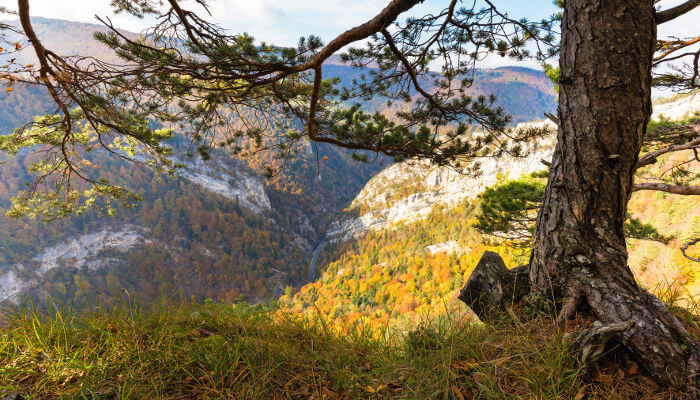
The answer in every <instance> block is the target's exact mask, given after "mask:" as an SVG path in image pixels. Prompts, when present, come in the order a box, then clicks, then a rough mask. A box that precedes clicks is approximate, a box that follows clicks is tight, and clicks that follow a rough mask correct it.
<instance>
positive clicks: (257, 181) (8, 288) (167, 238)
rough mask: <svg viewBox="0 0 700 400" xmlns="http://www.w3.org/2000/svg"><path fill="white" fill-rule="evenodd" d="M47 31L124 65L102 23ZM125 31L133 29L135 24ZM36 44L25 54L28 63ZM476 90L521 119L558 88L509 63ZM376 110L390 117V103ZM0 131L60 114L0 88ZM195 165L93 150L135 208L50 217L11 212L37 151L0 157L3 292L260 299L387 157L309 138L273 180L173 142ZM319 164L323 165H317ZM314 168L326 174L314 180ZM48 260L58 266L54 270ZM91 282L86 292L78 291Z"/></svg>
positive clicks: (44, 22)
mask: <svg viewBox="0 0 700 400" xmlns="http://www.w3.org/2000/svg"><path fill="white" fill-rule="evenodd" d="M33 23H34V27H35V30H36V31H37V34H38V36H39V37H40V38H41V39H42V40H44V41H45V44H46V45H47V47H49V48H51V49H53V50H54V51H56V52H57V53H58V54H63V55H69V54H85V53H87V54H90V55H93V56H96V57H100V58H105V59H107V60H108V61H116V59H115V58H113V55H112V54H110V53H109V51H108V50H105V49H104V48H103V47H101V46H100V45H99V43H97V42H96V41H95V40H94V39H93V38H92V32H94V31H95V30H100V29H104V28H102V27H100V26H98V25H92V24H82V23H77V22H70V21H62V20H52V19H46V18H36V19H34V20H33ZM125 34H127V35H134V36H135V34H133V33H128V32H126V33H125ZM32 57H33V56H32V53H31V48H30V47H28V48H26V49H25V50H24V51H23V52H22V54H21V55H20V57H19V58H18V59H19V60H20V62H24V63H31V62H33V61H32ZM324 68H325V69H327V71H326V75H325V76H327V77H333V76H337V77H339V78H340V79H341V81H346V82H348V81H350V80H352V79H353V78H355V77H357V76H359V74H361V71H358V70H354V69H352V68H350V67H348V66H344V65H339V64H338V63H335V64H333V63H329V65H327V66H325V67H324ZM478 74H479V76H480V77H481V78H483V80H482V81H481V82H480V83H478V84H476V83H475V85H474V88H473V93H472V94H487V93H491V92H498V93H497V94H501V95H502V99H503V100H499V101H503V103H500V104H502V105H503V106H504V107H505V108H506V110H507V111H509V112H511V113H512V114H513V115H514V119H515V120H523V119H526V118H529V116H530V115H532V114H533V113H536V114H541V113H542V112H543V111H551V110H552V108H553V105H554V95H553V92H552V90H551V84H550V83H549V82H548V81H547V80H546V78H545V77H544V75H543V74H542V73H541V72H539V71H533V70H528V69H515V68H506V69H498V70H489V71H479V72H478ZM366 106H367V107H368V108H369V109H372V110H375V111H380V112H384V113H387V114H392V113H393V112H394V110H393V109H389V108H386V105H385V104H383V103H382V102H375V103H372V104H367V105H366ZM0 110H2V111H1V112H0V132H7V131H9V130H11V129H12V128H14V127H16V126H17V125H18V124H22V123H26V122H27V121H29V120H30V119H31V118H32V116H33V115H37V114H42V113H44V112H52V108H51V105H50V102H49V101H48V99H47V97H46V95H45V94H44V93H43V92H42V91H41V90H40V89H37V88H34V87H27V86H23V85H17V86H15V88H14V90H13V91H12V92H11V93H10V94H5V93H3V95H0ZM173 145H174V146H175V150H176V155H177V157H178V159H180V160H184V161H185V162H186V163H187V164H188V169H187V170H186V171H184V172H183V173H182V175H181V176H180V177H174V178H172V177H161V176H155V175H153V174H152V173H151V172H149V171H144V170H139V169H138V168H135V167H134V166H130V165H126V164H123V163H120V162H117V161H115V160H112V159H109V158H108V157H106V156H104V155H93V156H91V158H90V159H89V161H90V162H91V163H92V164H93V165H96V166H99V170H100V171H103V172H104V173H105V177H107V178H108V179H109V180H110V181H112V182H115V183H118V184H121V185H124V186H127V187H130V188H132V189H134V190H136V191H138V192H141V193H142V194H143V195H144V197H145V200H144V201H143V202H142V203H141V204H140V205H138V207H137V208H136V209H134V210H126V209H120V210H118V214H117V216H116V217H115V218H105V217H103V216H100V215H99V214H97V213H95V212H90V213H88V214H86V215H82V216H76V217H71V218H69V219H66V220H64V221H60V222H57V223H53V224H49V225H43V224H40V223H37V222H35V221H28V220H20V221H14V220H8V219H7V218H6V217H5V216H4V214H5V211H6V210H7V209H8V207H9V205H10V203H9V199H10V197H11V196H13V195H15V194H16V193H17V191H18V190H20V189H21V188H22V187H23V185H24V183H25V182H28V181H29V180H30V179H31V176H30V175H29V174H28V173H27V170H26V168H27V166H28V164H29V160H30V159H31V157H28V155H27V154H20V155H18V156H17V157H7V156H2V162H3V164H2V165H0V250H1V251H0V270H2V271H5V272H4V273H3V274H2V275H0V300H2V299H5V300H6V301H18V300H19V299H20V297H21V296H22V295H23V294H24V293H26V290H27V289H31V290H30V292H31V295H32V296H39V297H43V298H45V297H47V296H51V297H54V298H60V297H63V296H65V297H67V298H70V297H71V295H72V294H73V293H80V292H81V290H82V291H84V292H85V293H88V295H89V296H93V295H96V294H97V293H100V295H101V296H105V297H106V298H107V299H111V298H114V297H116V296H118V295H120V294H123V293H125V292H124V291H123V290H122V289H124V290H126V291H127V292H128V293H129V295H130V296H135V297H138V298H140V299H141V300H144V301H153V300H154V299H157V298H158V297H159V296H160V295H161V294H162V293H166V294H167V295H168V296H171V297H175V298H180V299H182V298H189V297H190V296H194V297H195V298H198V299H202V298H206V297H209V298H213V299H217V300H220V301H227V302H230V301H233V300H234V299H237V298H238V297H239V296H242V297H243V299H245V300H248V301H260V300H263V299H265V298H269V297H274V296H276V295H278V294H279V293H280V291H281V289H282V288H283V287H284V286H286V285H291V286H299V285H301V284H303V283H305V282H306V280H307V278H308V276H309V271H308V269H309V263H308V261H309V258H310V256H311V250H312V248H313V246H314V244H316V243H317V242H318V241H319V239H320V238H321V236H322V235H323V233H324V232H325V231H326V230H327V226H328V224H329V223H330V222H331V221H332V219H333V218H334V216H335V215H336V213H337V212H339V211H340V210H342V209H343V208H344V207H346V206H347V205H348V204H349V203H350V202H351V201H352V200H353V199H354V198H355V195H356V194H357V193H358V192H359V191H360V189H361V188H362V187H363V186H365V184H366V183H367V181H368V180H369V179H370V178H371V177H372V176H373V175H375V174H376V173H377V172H379V171H380V170H381V169H382V168H384V167H385V166H384V165H380V164H379V163H374V164H372V163H370V164H358V163H356V162H354V161H353V160H351V158H350V156H349V152H347V151H344V150H341V149H338V148H334V147H331V146H328V145H323V144H319V145H318V146H315V145H314V146H311V145H310V144H306V146H307V147H306V150H307V151H305V152H302V153H303V154H301V156H300V157H299V158H298V159H295V160H293V161H292V162H291V163H289V164H288V165H287V167H286V168H285V169H284V170H283V171H282V173H281V174H279V175H277V176H275V177H274V178H273V179H271V180H265V179H264V178H262V173H261V172H262V171H263V166H264V164H265V163H267V162H269V161H271V155H266V154H258V155H255V156H251V157H248V158H246V159H233V158H231V157H229V156H227V155H226V154H225V153H215V154H214V157H213V160H211V161H210V162H201V161H197V160H196V159H189V158H187V157H186V156H185V154H186V153H187V151H188V143H187V142H186V141H182V142H178V141H175V142H174V143H173ZM317 160H319V164H318V165H317V164H316V162H317ZM317 173H318V174H320V176H321V177H322V179H321V182H320V184H316V177H317ZM48 266H51V267H50V268H49V267H48ZM81 287H82V289H81Z"/></svg>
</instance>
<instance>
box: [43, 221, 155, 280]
mask: <svg viewBox="0 0 700 400" xmlns="http://www.w3.org/2000/svg"><path fill="white" fill-rule="evenodd" d="M146 233H147V232H146V229H144V228H142V227H139V226H135V225H124V226H121V227H119V228H111V227H105V228H103V229H102V230H101V231H98V232H94V233H89V234H86V235H82V236H80V237H77V238H75V239H72V240H69V241H67V242H65V243H61V244H58V245H56V246H53V247H49V248H46V249H44V250H43V251H42V252H41V253H39V254H37V255H36V256H35V257H34V258H33V260H34V261H37V262H38V263H39V268H38V269H37V272H38V273H39V274H41V275H43V274H45V273H46V272H47V271H49V270H51V269H53V268H58V267H59V266H61V265H65V264H66V263H70V265H71V266H73V267H75V268H81V267H83V266H87V267H88V268H90V269H92V270H96V269H100V268H101V267H103V266H105V265H107V264H109V263H110V262H111V261H113V260H112V259H109V258H104V257H98V254H99V253H100V252H101V251H103V250H110V249H112V250H116V251H119V252H125V251H128V250H130V249H131V248H133V247H134V246H136V245H137V244H141V243H150V242H151V241H150V240H149V239H147V238H146V237H145V234H146Z"/></svg>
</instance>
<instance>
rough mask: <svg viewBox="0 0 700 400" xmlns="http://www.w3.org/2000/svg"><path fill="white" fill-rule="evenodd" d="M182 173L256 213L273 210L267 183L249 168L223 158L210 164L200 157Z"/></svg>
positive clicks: (190, 179)
mask: <svg viewBox="0 0 700 400" xmlns="http://www.w3.org/2000/svg"><path fill="white" fill-rule="evenodd" d="M182 176H183V177H184V178H185V179H187V180H189V181H191V182H193V183H195V184H197V185H199V186H201V187H202V188H204V189H206V190H208V191H210V192H214V193H216V194H219V195H221V196H224V197H226V198H228V199H231V200H237V201H238V202H239V203H240V205H241V206H243V207H245V208H247V209H249V210H250V211H252V212H254V213H255V214H260V213H262V212H264V211H269V210H270V199H269V198H268V196H267V193H266V192H265V184H264V183H263V182H262V180H261V179H260V178H259V177H258V176H257V175H255V174H253V173H252V172H249V171H247V170H245V168H242V167H241V168H233V167H231V166H228V165H226V164H224V163H223V162H221V161H219V162H218V163H216V164H214V163H211V164H209V163H204V162H203V161H202V160H200V159H197V160H196V161H192V162H190V163H189V164H188V167H187V169H186V170H185V171H183V172H182Z"/></svg>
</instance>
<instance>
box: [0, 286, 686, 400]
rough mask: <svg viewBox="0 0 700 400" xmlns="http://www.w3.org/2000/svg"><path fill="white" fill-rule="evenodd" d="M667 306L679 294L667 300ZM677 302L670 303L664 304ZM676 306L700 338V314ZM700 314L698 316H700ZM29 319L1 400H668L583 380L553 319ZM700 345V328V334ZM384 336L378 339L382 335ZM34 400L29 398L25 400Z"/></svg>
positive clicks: (609, 373)
mask: <svg viewBox="0 0 700 400" xmlns="http://www.w3.org/2000/svg"><path fill="white" fill-rule="evenodd" d="M668 295H669V296H675V295H676V294H673V293H669V294H668ZM666 300H668V299H666ZM670 304H671V305H672V307H674V311H676V312H677V313H678V312H679V311H678V310H683V311H682V312H681V314H682V316H683V318H684V320H685V321H686V322H688V323H690V324H691V325H692V324H695V325H693V326H694V327H695V328H697V323H698V318H697V316H693V312H695V311H697V309H695V310H689V309H683V308H680V307H676V306H674V305H673V303H670ZM696 305H697V304H696ZM69 311H70V309H65V308H63V309H58V310H54V311H53V312H38V311H36V310H33V309H31V310H30V309H25V310H23V311H22V312H15V313H13V314H11V315H9V316H8V317H7V321H6V322H7V325H6V327H5V328H3V329H2V330H1V331H0V398H4V396H6V395H14V396H15V397H11V398H32V399H54V398H83V399H117V398H118V399H143V398H149V399H151V398H163V399H194V398H201V399H218V398H227V399H246V400H249V399H251V400H253V399H265V400H275V399H458V400H463V399H584V398H588V399H638V398H644V399H656V398H658V399H662V398H663V399H669V398H673V396H674V395H676V393H673V392H669V391H668V390H664V389H662V388H659V387H657V386H656V385H654V384H653V383H652V382H651V381H649V380H647V379H646V378H644V377H643V376H642V375H641V374H639V373H637V372H636V371H635V370H633V366H632V367H629V366H627V367H624V368H622V367H620V366H612V367H611V366H610V365H608V366H607V370H604V371H602V372H601V373H600V374H599V375H598V377H596V379H595V380H594V381H593V382H583V380H582V378H581V373H580V369H579V367H578V366H577V365H575V363H574V362H573V357H572V356H571V354H570V352H569V349H567V347H566V345H565V344H564V342H563V341H562V332H561V331H559V330H558V329H557V328H556V327H555V326H554V325H553V324H552V322H551V318H549V317H546V316H540V317H538V318H536V319H534V320H531V321H524V322H523V321H519V320H517V317H516V316H515V314H512V317H511V318H510V319H509V320H504V321H501V322H499V323H498V324H497V326H486V325H483V324H481V323H479V322H478V321H473V320H466V319H464V318H466V317H464V318H462V317H460V316H450V318H441V319H439V320H437V321H435V322H433V323H423V324H421V325H419V326H417V327H416V328H415V329H413V330H412V331H410V332H407V333H406V334H398V333H394V334H392V333H390V332H388V331H387V332H385V334H384V335H383V336H382V337H381V338H377V337H376V336H377V335H374V334H372V332H370V331H369V330H365V329H362V328H360V327H358V328H357V329H352V330H351V331H350V332H349V333H348V334H343V333H339V332H338V330H337V329H331V328H330V327H329V326H328V324H327V322H326V321H325V320H324V318H323V317H322V316H320V315H319V316H317V317H316V318H314V319H299V318H298V317H293V316H291V315H289V314H286V313H284V312H283V311H281V310H280V309H278V308H275V307H274V306H263V305H257V306H251V305H247V304H235V305H231V306H228V305H222V304H217V303H212V302H207V303H205V304H199V305H197V304H180V305H166V304H160V305H158V306H155V307H153V308H151V309H148V310H144V309H140V308H137V307H134V306H127V305H124V304H117V305H115V306H114V307H111V308H108V309H105V308H101V307H93V308H92V310H90V311H87V312H85V313H82V314H78V315H73V314H71V313H70V312H69ZM696 333H697V330H696ZM380 336H381V335H380ZM22 396H24V397H22Z"/></svg>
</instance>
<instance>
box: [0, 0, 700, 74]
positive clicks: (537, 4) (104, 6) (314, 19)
mask: <svg viewBox="0 0 700 400" xmlns="http://www.w3.org/2000/svg"><path fill="white" fill-rule="evenodd" d="M388 1H389V0H210V1H209V2H210V11H211V14H212V17H211V19H212V20H213V21H215V22H216V23H218V24H219V25H221V26H222V27H224V28H227V29H229V30H231V31H232V32H235V33H240V32H247V33H250V34H252V35H253V36H254V37H255V38H256V39H258V40H264V41H266V42H269V43H274V44H277V45H283V46H289V45H294V44H296V43H297V41H298V39H299V37H301V36H307V35H309V34H315V35H317V36H320V37H321V38H322V39H323V40H324V42H328V41H330V40H331V39H333V38H334V37H335V36H337V35H338V34H340V33H342V32H344V31H345V30H347V29H349V28H351V27H353V26H356V25H359V24H361V23H363V22H365V21H366V20H368V19H369V18H371V17H373V16H374V15H376V14H377V13H378V12H379V11H380V10H381V9H382V8H383V7H384V6H385V5H386V4H387V3H388ZM465 2H466V3H465V4H470V3H471V2H470V1H468V0H465ZM681 2H682V1H679V0H662V1H661V2H660V3H659V5H660V6H661V8H669V7H672V6H674V5H676V4H679V3H681ZM109 3H110V2H109V0H30V2H29V4H30V13H31V14H32V15H36V16H42V17H49V18H59V19H67V20H72V21H81V22H92V23H97V21H96V19H95V15H96V14H97V15H100V16H110V18H112V20H113V21H114V22H115V25H116V26H118V27H120V28H122V29H126V30H130V31H135V32H138V31H140V30H141V29H143V28H145V27H146V26H148V23H149V21H148V20H139V19H138V18H135V17H133V16H130V15H124V14H119V15H114V14H113V13H112V11H111V8H110V6H109ZM446 3H447V0H426V1H425V2H423V3H422V4H420V5H419V6H417V7H414V9H412V10H411V11H409V13H407V14H405V15H402V17H406V16H409V15H416V16H417V15H425V14H426V13H431V12H433V13H434V12H439V11H440V10H442V9H443V8H444V7H445V5H446ZM494 3H495V4H496V5H497V6H498V7H499V8H500V9H501V10H504V11H506V12H507V13H508V14H509V15H510V16H513V17H517V18H521V17H525V18H528V19H531V20H539V19H542V18H545V17H547V16H549V15H551V14H552V13H554V12H555V11H556V8H555V7H554V5H553V4H552V1H551V0H530V1H523V0H495V1H494ZM183 5H184V6H185V7H196V6H195V5H194V1H192V0H189V1H185V2H184V3H183ZM0 6H5V7H7V8H10V9H15V8H16V1H14V0H0ZM697 21H700V9H696V10H694V11H693V12H691V13H689V14H687V15H685V16H683V17H681V18H678V19H676V20H674V21H673V22H671V23H670V26H668V24H667V25H662V26H661V27H660V28H659V33H660V34H671V33H672V34H675V35H677V36H681V37H682V36H691V35H692V36H696V35H698V34H700V29H698V23H697ZM503 65H525V66H530V67H537V65H536V64H534V63H533V62H529V63H525V64H523V63H522V62H516V61H513V60H509V59H507V58H501V57H498V56H493V57H490V58H488V59H487V60H485V61H484V62H483V63H482V64H481V65H480V66H481V67H483V68H492V67H496V66H503Z"/></svg>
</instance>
